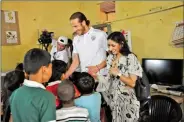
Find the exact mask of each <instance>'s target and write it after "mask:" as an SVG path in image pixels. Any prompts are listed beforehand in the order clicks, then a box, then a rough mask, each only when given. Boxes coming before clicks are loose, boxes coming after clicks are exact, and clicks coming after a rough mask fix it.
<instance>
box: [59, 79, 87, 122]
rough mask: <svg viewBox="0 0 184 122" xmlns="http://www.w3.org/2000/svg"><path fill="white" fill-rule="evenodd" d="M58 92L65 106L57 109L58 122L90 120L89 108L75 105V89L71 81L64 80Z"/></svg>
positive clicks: (85, 121) (83, 121) (84, 121)
mask: <svg viewBox="0 0 184 122" xmlns="http://www.w3.org/2000/svg"><path fill="white" fill-rule="evenodd" d="M57 92H58V97H59V99H60V100H61V102H62V104H63V108H61V109H59V110H57V111H56V121H57V122H90V120H89V118H88V116H89V113H88V110H87V109H85V108H80V107H76V106H74V96H75V90H74V86H73V83H72V82H71V81H69V80H64V81H62V82H61V83H60V84H59V86H58V89H57Z"/></svg>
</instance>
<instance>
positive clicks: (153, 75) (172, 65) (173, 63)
mask: <svg viewBox="0 0 184 122" xmlns="http://www.w3.org/2000/svg"><path fill="white" fill-rule="evenodd" d="M142 67H143V70H144V72H145V73H146V75H147V77H148V79H149V82H150V84H162V85H182V79H183V59H148V58H143V59H142Z"/></svg>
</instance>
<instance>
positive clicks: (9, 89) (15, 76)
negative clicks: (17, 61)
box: [1, 70, 25, 121]
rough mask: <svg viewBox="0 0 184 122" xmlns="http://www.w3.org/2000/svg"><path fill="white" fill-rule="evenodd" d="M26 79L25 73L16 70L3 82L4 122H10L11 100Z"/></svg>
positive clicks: (8, 74)
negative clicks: (14, 92)
mask: <svg viewBox="0 0 184 122" xmlns="http://www.w3.org/2000/svg"><path fill="white" fill-rule="evenodd" d="M24 79H25V76H24V72H23V71H19V70H14V71H11V72H8V73H7V74H6V76H5V77H4V78H3V81H2V84H1V85H2V86H1V87H2V97H1V98H2V102H3V113H4V117H3V121H9V119H10V104H9V98H10V96H11V94H12V93H13V91H15V90H16V89H18V88H19V87H20V85H21V84H22V83H23V81H24Z"/></svg>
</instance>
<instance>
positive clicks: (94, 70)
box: [87, 66, 100, 74]
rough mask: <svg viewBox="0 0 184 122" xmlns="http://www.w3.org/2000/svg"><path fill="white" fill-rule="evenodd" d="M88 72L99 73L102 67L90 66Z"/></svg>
mask: <svg viewBox="0 0 184 122" xmlns="http://www.w3.org/2000/svg"><path fill="white" fill-rule="evenodd" d="M87 68H88V73H95V74H96V73H97V72H98V71H99V70H100V69H99V68H98V67H97V66H88V67H87Z"/></svg>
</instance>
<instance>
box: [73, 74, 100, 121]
mask: <svg viewBox="0 0 184 122" xmlns="http://www.w3.org/2000/svg"><path fill="white" fill-rule="evenodd" d="M76 86H77V88H78V90H79V92H80V93H81V95H82V96H81V97H79V98H78V99H76V100H75V105H76V106H79V107H83V108H87V109H88V111H89V117H90V120H91V122H100V109H101V95H100V93H97V92H94V87H95V80H94V79H93V77H92V76H91V75H89V74H88V73H86V72H82V73H81V76H80V78H79V80H78V82H77V83H76Z"/></svg>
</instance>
